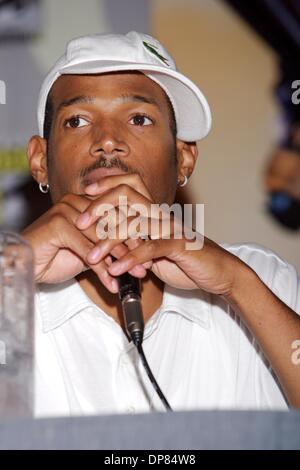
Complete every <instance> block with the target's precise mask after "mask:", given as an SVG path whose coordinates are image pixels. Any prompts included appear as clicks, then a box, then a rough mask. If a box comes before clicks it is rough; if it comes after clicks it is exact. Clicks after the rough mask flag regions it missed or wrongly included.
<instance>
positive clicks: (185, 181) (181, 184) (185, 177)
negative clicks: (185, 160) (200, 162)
mask: <svg viewBox="0 0 300 470" xmlns="http://www.w3.org/2000/svg"><path fill="white" fill-rule="evenodd" d="M188 180H189V179H188V177H187V176H186V175H184V180H183V183H180V180H178V185H179V186H180V187H181V188H183V186H185V185H186V184H187V182H188Z"/></svg>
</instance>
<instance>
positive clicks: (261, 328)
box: [226, 265, 300, 408]
mask: <svg viewBox="0 0 300 470" xmlns="http://www.w3.org/2000/svg"><path fill="white" fill-rule="evenodd" d="M237 278H238V281H237V282H236V285H235V288H233V290H232V292H231V294H230V296H227V297H226V300H227V301H228V302H229V304H230V305H231V306H232V307H233V308H234V310H235V311H236V313H237V314H238V315H239V316H240V317H241V319H242V320H243V321H244V323H245V324H246V325H247V327H248V328H249V330H250V331H251V332H252V334H253V335H254V337H255V338H256V339H257V341H258V343H259V344H260V346H261V348H262V350H263V352H264V354H265V356H266V357H267V359H268V360H269V362H270V364H271V366H272V369H273V370H274V372H275V373H276V375H277V377H278V379H279V381H280V383H281V385H282V388H283V390H284V392H285V394H286V397H287V399H288V400H289V403H290V405H291V406H293V407H297V408H300V364H296V363H295V361H294V362H293V360H292V353H293V349H292V344H293V342H294V341H295V340H299V339H300V317H299V316H298V315H297V314H296V313H295V312H294V311H293V310H291V309H290V308H289V307H288V306H286V305H285V304H284V303H283V302H282V301H281V300H280V299H279V298H278V297H276V295H274V294H273V293H272V291H271V290H270V289H268V287H267V286H266V285H265V284H264V283H263V282H262V281H261V280H260V279H259V277H258V276H257V275H256V273H255V272H254V271H253V270H252V269H250V268H248V266H246V265H245V266H244V267H242V268H241V271H240V272H239V275H238V276H237Z"/></svg>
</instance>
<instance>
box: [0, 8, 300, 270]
mask: <svg viewBox="0 0 300 470" xmlns="http://www.w3.org/2000/svg"><path fill="white" fill-rule="evenodd" d="M132 29H134V30H137V31H143V32H147V33H150V34H152V35H154V36H156V37H157V38H158V39H159V40H161V41H162V43H163V44H164V45H165V46H166V48H167V49H168V50H169V51H170V53H171V54H172V55H173V56H174V57H175V60H176V62H177V66H178V68H179V69H180V70H181V71H182V72H183V73H185V74H186V75H187V76H188V77H190V78H191V79H192V80H194V81H195V82H196V83H197V84H198V86H199V87H200V88H201V89H202V91H203V92H204V94H205V95H206V97H207V99H208V101H209V103H210V105H211V109H212V114H213V128H212V131H211V133H210V134H209V136H208V137H207V138H206V139H205V140H203V141H201V142H200V143H199V151H200V157H199V160H198V164H197V167H196V170H195V172H194V174H193V176H192V177H191V179H190V182H189V185H188V186H187V187H185V188H184V193H182V196H183V197H184V199H185V200H187V201H188V202H194V203H197V202H198V203H204V204H205V234H206V235H207V236H208V237H210V238H212V239H213V240H215V241H217V242H229V243H232V242H242V241H244V242H254V243H259V244H262V245H264V246H268V247H269V248H271V249H273V250H274V251H275V252H277V253H278V254H279V255H280V256H281V257H283V258H285V259H287V260H288V261H289V262H291V263H292V264H294V265H295V266H296V267H297V269H298V271H299V272H300V249H299V242H300V158H299V156H300V130H299V129H300V124H299V123H300V117H299V114H300V104H299V103H300V70H299V67H300V65H299V64H300V61H299V58H300V2H299V0H253V1H251V2H245V1H235V0H228V1H225V0H84V1H83V0H0V228H1V229H11V230H20V229H22V227H24V226H25V225H27V224H28V223H29V222H30V221H32V220H34V219H35V218H36V217H37V216H38V215H39V214H41V213H42V212H43V211H44V210H45V209H46V208H47V206H48V204H49V200H48V197H47V196H45V195H42V194H41V193H40V192H39V190H38V188H37V185H36V184H35V183H33V181H32V179H31V177H30V176H29V174H28V169H27V161H26V153H25V152H26V151H25V149H26V143H27V141H28V139H29V137H30V136H31V135H32V134H34V133H36V132H37V125H36V103H37V97H38V92H39V87H40V85H41V82H42V79H43V76H44V75H45V74H46V72H47V70H48V69H49V68H50V67H51V66H52V65H53V63H54V61H56V60H57V58H58V57H59V56H60V55H61V54H62V53H63V52H64V49H65V45H66V42H67V41H68V40H70V39H71V38H73V37H76V36H80V35H83V34H89V33H102V32H117V33H126V32H128V31H130V30H132Z"/></svg>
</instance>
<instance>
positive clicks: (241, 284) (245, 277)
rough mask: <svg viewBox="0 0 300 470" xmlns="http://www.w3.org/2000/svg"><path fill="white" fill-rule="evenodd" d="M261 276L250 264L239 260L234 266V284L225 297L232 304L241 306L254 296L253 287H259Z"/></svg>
mask: <svg viewBox="0 0 300 470" xmlns="http://www.w3.org/2000/svg"><path fill="white" fill-rule="evenodd" d="M258 282H259V277H258V276H257V274H256V273H255V271H253V269H252V268H250V266H248V265H247V264H246V263H244V262H243V261H241V260H238V263H237V264H236V266H235V268H234V274H233V281H232V286H231V289H230V291H229V292H228V294H226V295H224V296H223V297H224V298H225V300H226V301H227V302H228V303H229V304H230V305H232V306H237V307H241V306H242V305H243V303H244V302H245V301H247V299H249V298H250V297H252V293H253V288H255V286H256V287H257V283H258Z"/></svg>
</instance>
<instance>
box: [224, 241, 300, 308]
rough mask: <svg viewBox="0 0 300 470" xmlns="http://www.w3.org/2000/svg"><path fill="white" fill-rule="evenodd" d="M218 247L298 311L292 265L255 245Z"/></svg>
mask: <svg viewBox="0 0 300 470" xmlns="http://www.w3.org/2000/svg"><path fill="white" fill-rule="evenodd" d="M220 246H221V247H222V248H224V249H225V250H227V251H229V252H230V253H232V254H233V255H235V256H237V257H238V258H240V259H241V260H242V261H244V263H246V264H247V265H248V266H250V267H251V268H252V269H253V271H255V272H256V273H257V275H258V276H259V277H260V278H261V279H262V281H263V282H264V283H265V284H266V285H267V286H268V287H269V288H270V289H271V290H272V291H273V292H274V293H275V294H276V295H277V296H278V297H279V298H280V299H281V300H283V301H284V302H285V303H286V304H288V305H289V306H290V307H291V308H293V309H294V310H296V311H297V312H299V311H300V280H299V277H298V274H297V271H296V269H295V267H294V266H293V265H292V264H290V263H288V262H287V261H285V260H284V259H283V258H281V257H280V256H279V255H278V254H277V253H275V252H274V251H272V250H270V249H269V248H266V247H265V246H262V245H258V244H255V243H236V244H228V243H220Z"/></svg>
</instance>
